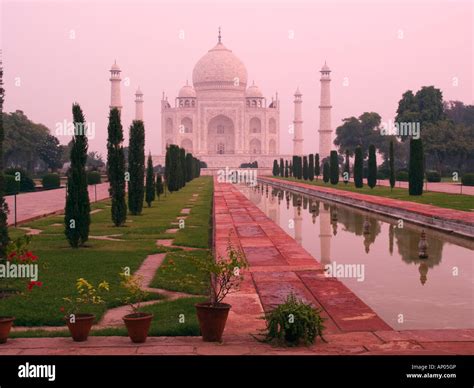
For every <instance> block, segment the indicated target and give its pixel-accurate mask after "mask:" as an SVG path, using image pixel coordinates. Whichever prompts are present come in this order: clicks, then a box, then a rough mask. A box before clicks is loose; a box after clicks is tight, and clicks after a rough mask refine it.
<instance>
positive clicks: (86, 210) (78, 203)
mask: <svg viewBox="0 0 474 388" xmlns="http://www.w3.org/2000/svg"><path fill="white" fill-rule="evenodd" d="M72 115H73V121H74V130H75V133H74V137H73V138H72V148H71V154H70V157H71V167H70V168H69V171H68V177H67V183H68V185H67V197H66V207H65V209H64V213H65V214H64V226H65V230H64V233H65V235H66V238H67V239H68V241H69V245H71V247H73V248H77V247H78V246H80V245H84V243H85V242H86V241H87V240H88V239H89V226H90V222H91V218H90V211H91V207H90V202H89V192H88V189H87V174H86V160H87V147H88V144H87V136H86V134H85V133H86V132H85V129H86V128H85V119H84V115H83V113H82V110H81V107H80V106H79V104H73V105H72Z"/></svg>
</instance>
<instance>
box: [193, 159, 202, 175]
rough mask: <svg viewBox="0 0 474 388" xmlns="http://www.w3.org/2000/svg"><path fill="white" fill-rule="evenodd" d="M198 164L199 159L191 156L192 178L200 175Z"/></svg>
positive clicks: (199, 163)
mask: <svg viewBox="0 0 474 388" xmlns="http://www.w3.org/2000/svg"><path fill="white" fill-rule="evenodd" d="M200 165H201V162H200V161H199V159H198V158H195V157H194V156H193V170H194V173H193V176H194V178H197V177H199V175H200V171H201V168H200Z"/></svg>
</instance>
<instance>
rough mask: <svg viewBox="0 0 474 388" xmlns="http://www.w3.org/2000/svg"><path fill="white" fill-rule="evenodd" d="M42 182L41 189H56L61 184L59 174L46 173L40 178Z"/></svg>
mask: <svg viewBox="0 0 474 388" xmlns="http://www.w3.org/2000/svg"><path fill="white" fill-rule="evenodd" d="M42 183H43V189H57V188H58V187H59V186H60V185H61V182H60V179H59V174H56V173H50V174H46V175H45V176H44V177H43V179H42Z"/></svg>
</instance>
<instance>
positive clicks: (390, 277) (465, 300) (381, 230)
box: [242, 185, 473, 330]
mask: <svg viewBox="0 0 474 388" xmlns="http://www.w3.org/2000/svg"><path fill="white" fill-rule="evenodd" d="M242 191H243V193H244V194H245V195H247V196H248V198H249V199H250V200H251V201H252V202H253V203H255V204H256V205H257V206H258V207H259V208H260V209H261V210H262V211H263V212H264V213H265V214H267V216H269V217H270V218H271V219H272V220H273V221H274V222H276V223H277V224H278V225H280V227H282V228H283V229H284V230H285V231H286V233H288V234H289V235H290V236H292V237H293V238H294V239H295V240H296V242H297V243H298V244H300V245H302V246H303V247H304V248H305V249H306V250H307V251H308V252H309V253H310V254H311V255H312V256H313V257H315V259H317V260H318V261H319V262H320V263H321V264H322V265H327V264H331V262H332V263H336V264H347V265H352V264H362V265H364V266H365V280H364V281H363V282H358V281H357V280H356V279H351V278H341V279H340V280H341V281H342V282H343V283H345V284H346V285H347V286H348V287H349V288H350V289H351V290H352V291H353V292H355V293H356V294H357V295H358V296H359V297H360V298H361V299H362V300H363V301H364V302H365V303H367V304H368V305H369V306H370V307H371V308H373V309H374V311H375V312H376V313H377V314H379V315H380V316H381V317H382V319H384V320H385V321H386V322H387V323H388V324H389V325H390V326H392V327H393V328H395V329H397V330H404V329H421V328H469V327H472V326H473V323H472V307H473V299H472V295H473V285H472V279H473V276H472V262H471V256H472V249H470V247H472V245H473V244H472V242H468V243H466V242H464V240H463V242H462V244H463V245H464V246H466V247H464V246H461V245H457V242H456V241H457V240H455V239H454V240H453V238H449V236H447V237H444V236H445V235H444V234H442V233H439V232H433V231H430V230H428V231H427V233H426V247H424V244H423V237H422V231H421V229H420V228H418V227H415V226H413V225H410V224H409V223H407V222H405V225H404V227H402V228H400V227H398V226H399V225H398V224H397V223H395V222H394V221H392V220H390V222H387V221H384V220H385V219H387V220H389V219H388V218H384V220H382V219H381V218H380V216H377V215H375V214H373V213H367V212H364V211H362V210H358V209H354V208H350V207H347V206H344V205H341V204H334V203H332V202H331V203H328V202H325V201H321V200H318V199H316V198H314V197H308V196H304V195H302V194H299V193H294V192H290V191H287V190H280V189H276V188H274V187H270V188H269V187H268V185H258V186H255V187H253V188H247V187H242ZM269 191H270V192H271V195H269ZM291 207H292V208H293V209H291ZM318 221H319V222H318ZM420 241H421V244H420ZM452 241H455V242H454V243H453V242H452ZM467 247H468V248H467ZM420 255H421V256H425V255H427V257H426V258H420ZM443 257H444V259H445V260H444V263H442V258H443ZM454 269H456V275H454V272H455V271H454ZM458 273H459V274H458ZM399 314H403V316H404V317H405V318H404V322H403V324H401V323H400V322H399V321H398V317H399Z"/></svg>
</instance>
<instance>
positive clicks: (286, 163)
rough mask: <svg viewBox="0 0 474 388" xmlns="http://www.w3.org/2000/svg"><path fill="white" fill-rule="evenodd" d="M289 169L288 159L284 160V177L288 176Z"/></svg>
mask: <svg viewBox="0 0 474 388" xmlns="http://www.w3.org/2000/svg"><path fill="white" fill-rule="evenodd" d="M288 176H289V171H288V160H285V178H288Z"/></svg>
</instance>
